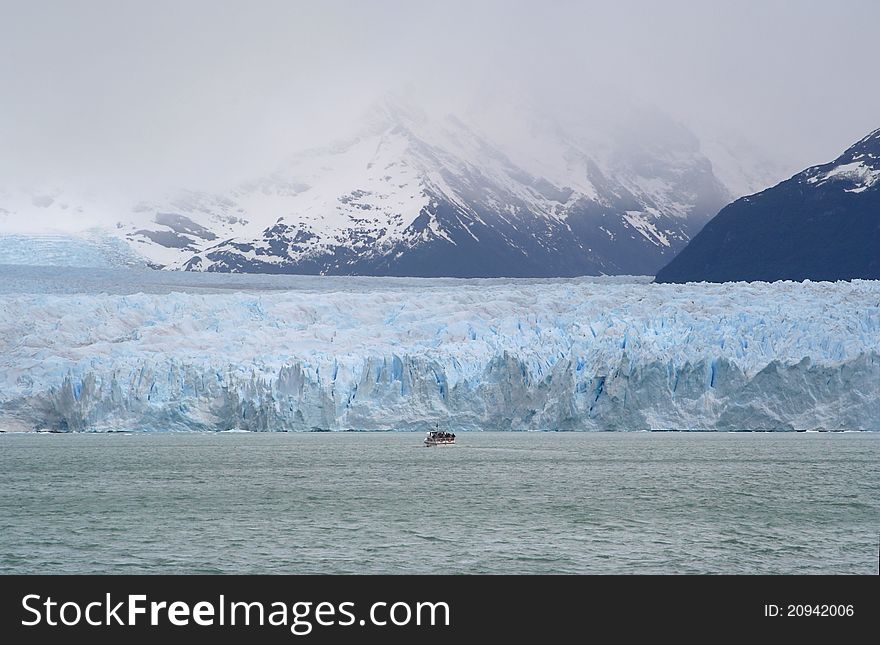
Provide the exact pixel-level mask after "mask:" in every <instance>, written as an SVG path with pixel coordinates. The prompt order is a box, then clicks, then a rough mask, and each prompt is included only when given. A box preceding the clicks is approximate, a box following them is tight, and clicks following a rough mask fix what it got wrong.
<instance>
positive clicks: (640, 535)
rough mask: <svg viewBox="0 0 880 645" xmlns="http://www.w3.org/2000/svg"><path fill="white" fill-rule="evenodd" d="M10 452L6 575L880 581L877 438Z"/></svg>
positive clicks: (330, 439)
mask: <svg viewBox="0 0 880 645" xmlns="http://www.w3.org/2000/svg"><path fill="white" fill-rule="evenodd" d="M421 440H422V436H421V435H417V434H407V433H378V434H366V433H339V434H330V433H315V434H210V433H205V434H195V433H194V434H171V433H169V434H146V433H141V434H137V433H135V434H111V435H96V434H77V435H36V434H27V435H11V434H6V435H0V573H53V574H54V573H863V574H876V573H878V539H880V434H874V433H864V434H857V433H852V434H850V433H847V434H709V433H707V434H678V433H671V434H666V433H664V434H648V433H631V434H626V433H602V434H589V433H584V434H576V433H571V434H556V433H550V434H542V433H528V434H520V433H492V432H487V433H468V434H463V435H459V437H458V442H459V445H457V446H455V447H449V448H431V449H428V448H424V447H422V445H421Z"/></svg>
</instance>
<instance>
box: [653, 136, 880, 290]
mask: <svg viewBox="0 0 880 645" xmlns="http://www.w3.org/2000/svg"><path fill="white" fill-rule="evenodd" d="M878 215H880V130H875V131H873V132H872V133H871V134H869V135H868V136H866V137H864V138H862V139H860V140H859V141H858V142H856V143H855V144H854V145H852V146H850V147H849V148H848V149H847V150H846V151H845V152H844V153H843V154H842V155H840V156H839V157H838V158H837V159H835V160H834V161H832V162H830V163H827V164H823V165H820V166H813V167H812V168H807V169H806V170H804V171H803V172H801V173H798V174H797V175H795V176H794V177H792V178H791V179H789V180H788V181H784V182H782V183H781V184H778V185H777V186H774V187H773V188H769V189H767V190H765V191H763V192H761V193H758V194H756V195H752V196H749V197H744V198H742V199H739V200H737V201H736V202H734V203H733V204H730V205H729V206H727V207H726V208H724V209H723V210H722V211H721V212H720V213H718V215H717V216H716V217H715V218H714V219H713V220H712V221H710V222H709V223H708V224H707V225H706V227H705V228H704V229H703V230H702V231H701V232H700V233H699V234H698V235H697V236H696V237H695V238H694V239H693V240H692V241H691V242H690V244H688V245H687V247H685V249H684V250H683V251H682V252H681V253H680V254H679V255H678V256H677V257H676V258H674V259H673V260H672V262H670V263H669V264H668V265H667V266H666V267H664V268H663V269H662V270H661V271H660V272H659V273H658V274H657V281H658V282H700V281H709V282H728V281H739V280H747V281H755V280H763V281H773V280H805V279H809V280H813V281H818V280H851V279H855V278H863V279H878V278H880V255H878V253H877V249H878V248H880V219H878Z"/></svg>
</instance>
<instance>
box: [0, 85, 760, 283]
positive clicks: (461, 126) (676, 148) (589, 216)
mask: <svg viewBox="0 0 880 645" xmlns="http://www.w3.org/2000/svg"><path fill="white" fill-rule="evenodd" d="M566 105H569V104H566ZM431 107H432V106H430V105H428V106H423V105H420V104H419V103H418V102H417V101H414V100H412V99H409V98H406V97H400V96H391V97H385V98H384V99H382V100H381V101H378V102H376V103H375V104H374V105H372V106H371V107H370V108H369V109H368V110H367V111H366V112H365V113H363V114H362V115H361V116H360V117H359V118H357V119H356V120H354V121H353V122H352V123H351V124H341V126H342V125H347V126H348V127H347V130H348V135H347V136H340V137H339V138H338V139H337V140H336V141H334V142H332V143H329V144H328V145H325V146H322V147H319V148H314V149H311V150H307V151H304V152H300V153H296V154H294V155H292V156H290V157H289V158H288V160H287V161H286V162H284V163H283V164H282V165H281V166H280V167H279V168H278V169H277V170H276V171H275V172H272V173H269V174H267V175H265V176H262V177H256V178H254V179H253V180H251V181H248V182H244V183H240V184H237V185H235V186H232V187H230V188H229V189H228V190H224V191H218V192H205V191H198V190H181V191H177V192H175V193H172V194H171V196H169V197H160V198H158V199H157V198H152V199H144V200H140V201H139V202H137V203H135V204H132V205H128V206H127V207H126V206H120V204H119V202H116V203H111V202H110V201H109V200H107V199H103V198H102V196H101V195H92V196H84V197H82V198H81V199H79V200H76V199H73V200H71V199H70V198H69V196H68V195H66V194H65V193H63V192H57V191H56V192H52V191H42V192H39V191H31V192H28V191H24V192H22V191H19V192H18V193H15V194H6V195H0V197H3V198H5V199H4V200H3V203H4V206H3V207H2V208H3V209H4V210H5V212H0V217H2V219H0V227H4V228H6V229H7V232H25V231H19V230H16V226H15V224H16V222H17V223H19V227H20V225H21V223H26V226H25V228H29V229H30V231H31V232H33V231H34V230H35V229H36V230H40V229H41V228H43V227H45V228H46V229H49V230H51V227H52V223H53V222H57V221H59V220H61V219H65V216H66V218H67V220H68V224H69V223H71V222H80V223H83V222H89V226H88V227H85V226H80V229H79V230H81V231H82V230H90V231H91V233H90V234H91V235H93V236H98V237H100V236H102V235H106V236H111V237H116V238H119V239H121V240H123V241H124V242H126V243H127V244H128V245H129V248H130V249H131V250H132V252H133V254H134V255H136V256H139V257H142V258H144V261H146V262H147V263H148V264H150V265H151V266H155V267H161V268H168V269H185V270H194V271H225V272H257V273H310V274H360V275H408V276H459V277H491V276H525V277H542V276H543V277H547V276H573V275H585V274H586V275H590V274H592V275H596V274H620V273H629V274H653V273H654V272H655V271H656V270H657V269H658V268H659V267H660V266H662V265H663V264H665V263H666V262H668V260H669V259H671V257H673V256H674V254H675V253H676V252H677V251H678V250H679V249H681V248H682V247H683V246H684V244H686V243H687V241H688V240H689V239H690V238H691V237H692V236H693V235H694V234H695V233H696V232H697V231H699V229H700V228H701V227H702V225H703V224H705V222H706V221H708V219H709V218H710V217H712V216H713V215H714V214H715V213H716V212H717V211H718V210H719V209H720V208H721V207H722V206H724V205H725V204H726V203H728V202H729V201H730V200H731V199H732V198H733V196H735V191H736V190H739V189H742V187H743V186H746V185H752V184H754V183H759V184H761V183H763V184H764V185H769V184H771V183H773V182H774V181H775V180H776V179H777V177H775V176H774V175H773V174H772V171H765V172H764V174H763V175H762V174H760V173H761V172H762V170H763V169H765V168H774V166H773V164H772V162H769V161H767V160H766V159H764V158H761V157H758V156H757V155H756V154H755V153H754V151H753V150H746V154H744V155H743V157H742V158H737V157H735V155H734V154H733V153H731V152H730V151H729V150H725V153H726V155H727V157H726V158H722V157H719V159H721V161H722V162H729V160H730V159H734V160H735V161H736V163H735V164H731V163H726V165H721V166H719V167H723V168H724V175H725V177H727V178H728V181H729V183H730V186H727V185H725V184H724V183H723V182H722V181H721V180H720V179H719V178H718V176H717V175H716V174H715V172H714V167H715V166H714V165H713V162H712V160H711V159H710V158H709V157H708V156H707V155H706V154H705V153H704V151H703V146H702V145H701V141H700V140H699V139H698V138H697V136H696V135H695V134H694V133H692V132H691V131H690V130H689V129H687V128H686V127H685V126H684V125H682V124H681V123H679V122H677V121H675V120H674V119H672V118H671V117H669V116H667V115H665V114H664V113H663V112H662V111H660V110H658V109H656V108H654V107H652V106H649V105H647V104H643V103H639V102H637V101H635V100H633V99H631V98H630V97H623V96H620V95H613V96H600V97H597V98H596V99H595V100H593V101H591V102H585V103H582V104H581V109H579V110H569V111H568V112H566V111H565V110H557V111H555V112H554V111H550V110H546V109H542V108H541V107H540V106H538V105H536V104H534V103H532V102H530V101H529V100H528V99H527V98H524V97H522V96H515V95H509V94H495V95H494V96H490V95H486V96H484V97H483V100H482V101H481V102H480V103H479V104H475V105H473V106H471V108H470V109H468V110H466V111H463V112H462V114H461V115H454V114H449V113H442V112H437V111H436V110H435V111H433V112H432V111H431ZM340 130H343V128H342V127H340ZM749 154H751V156H749ZM741 168H747V169H748V173H742V172H740V169H741ZM43 252H45V250H44V251H43Z"/></svg>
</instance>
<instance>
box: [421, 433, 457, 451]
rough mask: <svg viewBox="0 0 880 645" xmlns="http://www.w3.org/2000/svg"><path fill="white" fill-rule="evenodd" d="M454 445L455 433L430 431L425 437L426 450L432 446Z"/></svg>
mask: <svg viewBox="0 0 880 645" xmlns="http://www.w3.org/2000/svg"><path fill="white" fill-rule="evenodd" d="M454 445H455V433H454V432H443V431H442V430H431V431H429V432H428V434H427V436H425V446H427V447H428V448H430V447H432V446H454Z"/></svg>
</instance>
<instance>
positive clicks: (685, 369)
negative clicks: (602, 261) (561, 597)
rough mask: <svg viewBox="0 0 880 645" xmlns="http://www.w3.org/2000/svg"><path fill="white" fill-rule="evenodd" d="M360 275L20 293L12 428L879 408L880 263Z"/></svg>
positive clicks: (4, 393)
mask: <svg viewBox="0 0 880 645" xmlns="http://www.w3.org/2000/svg"><path fill="white" fill-rule="evenodd" d="M314 280H316V279H314V278H313V279H312V281H313V282H314ZM318 280H320V279H318ZM310 284H312V283H310ZM341 284H343V283H341V282H339V281H329V282H328V283H327V287H326V288H324V289H314V288H310V289H292V290H275V291H249V292H245V291H235V292H231V293H198V292H193V291H190V292H172V293H164V294H156V293H147V294H145V293H133V294H127V295H123V294H108V293H73V294H63V293H62V294H58V293H55V294H52V293H14V292H11V293H0V429H5V430H30V429H41V428H45V429H52V430H60V431H107V430H155V431H159V430H226V429H242V430H255V431H256V430H259V431H264V430H266V431H273V430H278V431H284V430H286V431H291V430H314V429H320V430H347V429H355V430H385V429H401V430H410V429H424V428H427V427H429V426H433V425H434V423H435V422H437V421H439V422H441V424H443V425H444V426H445V427H449V428H451V429H453V430H462V429H471V430H477V429H486V430H814V429H827V430H880V282H869V281H853V282H851V283H810V282H806V283H791V282H780V283H773V284H767V283H752V284H746V283H729V284H687V285H664V284H648V283H646V282H645V281H622V280H608V281H602V280H599V281H596V280H585V279H572V280H534V281H458V280H399V281H394V280H383V279H377V280H375V281H374V282H371V281H370V280H369V279H366V280H364V279H362V280H361V282H360V283H358V284H359V285H361V286H359V287H358V288H357V289H354V290H351V289H340V288H338V287H339V285H341Z"/></svg>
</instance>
